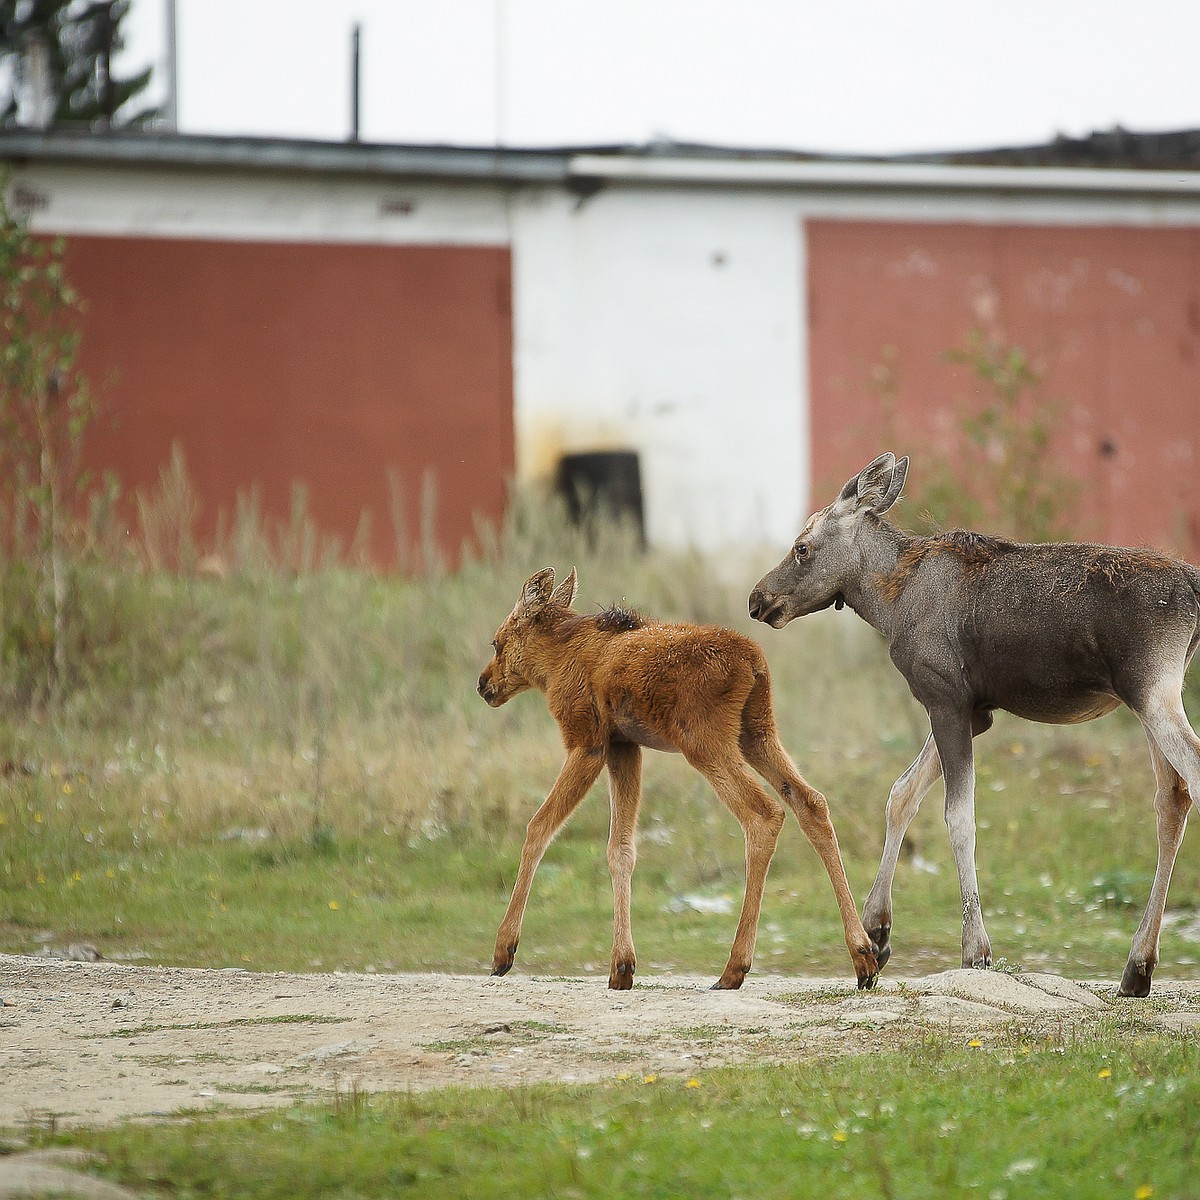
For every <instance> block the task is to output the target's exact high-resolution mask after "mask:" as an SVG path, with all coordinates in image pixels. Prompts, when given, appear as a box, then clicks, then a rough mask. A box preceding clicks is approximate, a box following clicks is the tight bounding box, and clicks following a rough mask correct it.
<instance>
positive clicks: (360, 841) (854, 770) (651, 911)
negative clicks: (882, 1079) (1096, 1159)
mask: <svg viewBox="0 0 1200 1200" xmlns="http://www.w3.org/2000/svg"><path fill="white" fill-rule="evenodd" d="M855 686H856V681H854V680H851V681H849V682H848V683H847V685H846V687H845V690H848V691H853V690H854V689H855ZM517 705H520V706H522V707H524V708H526V709H529V710H531V716H532V717H533V718H534V719H533V720H531V721H530V723H529V728H528V729H524V730H520V731H519V732H514V731H511V730H509V731H505V732H504V733H502V734H501V736H500V737H498V738H497V739H496V740H495V741H494V742H493V741H491V740H490V739H488V737H487V734H486V725H485V724H484V723H482V722H481V725H480V728H479V730H478V732H477V734H476V736H477V738H478V754H479V755H480V756H481V757H490V758H492V759H494V760H495V766H496V770H497V776H498V778H497V781H496V783H495V784H493V785H492V786H496V787H500V786H503V787H504V789H505V794H502V795H496V794H494V793H489V799H490V801H491V802H492V804H493V805H494V807H495V808H496V809H497V810H499V809H504V812H505V814H508V813H509V812H510V810H511V815H497V814H495V813H494V814H493V815H492V816H490V817H489V815H488V812H489V809H488V801H486V800H485V801H483V802H482V805H481V807H482V809H483V812H482V815H481V816H480V817H479V818H478V819H476V818H475V817H474V815H473V813H472V811H471V809H472V807H473V802H470V803H469V802H468V801H467V800H465V799H464V800H463V801H461V811H456V812H455V813H453V814H451V815H449V816H445V815H443V816H442V817H440V818H439V817H432V818H431V817H429V816H428V815H425V816H422V817H420V818H418V817H417V816H413V817H412V818H411V819H410V821H409V822H408V823H407V828H405V826H404V825H403V823H402V822H401V821H400V820H399V819H398V818H397V820H396V822H395V824H394V825H393V824H391V819H392V818H391V814H390V813H389V812H388V811H387V810H386V809H384V808H383V806H382V803H380V802H379V801H378V800H377V799H374V798H372V796H371V795H370V794H369V793H366V794H364V792H363V791H361V790H357V789H353V788H348V789H347V791H346V793H344V794H335V793H334V791H333V789H332V788H331V790H330V794H328V795H327V796H326V797H325V798H324V800H323V802H322V815H321V823H320V825H319V826H317V827H316V828H317V836H314V835H313V833H312V832H311V830H312V826H311V813H310V812H309V811H308V810H309V802H308V801H307V800H303V799H302V800H299V801H297V803H296V804H295V805H293V806H288V805H286V804H285V803H284V802H283V801H280V800H279V799H278V798H277V797H272V795H271V794H270V790H267V792H266V794H264V792H263V791H261V790H259V784H260V783H261V779H259V780H254V779H251V782H250V783H249V784H247V783H246V782H245V779H246V777H245V776H239V778H238V781H237V783H236V784H235V785H234V790H233V794H232V795H229V794H228V793H226V792H225V790H224V788H225V784H224V780H225V779H226V778H227V777H229V776H230V775H231V774H233V773H234V771H235V768H236V761H237V757H238V755H239V754H240V753H241V752H242V749H241V747H240V746H238V745H237V744H236V742H234V741H233V740H231V741H229V742H228V743H226V744H224V745H219V746H211V747H210V748H209V750H208V754H209V756H210V757H209V759H208V760H207V762H208V764H209V769H210V771H211V779H210V780H209V781H208V783H207V784H206V780H205V776H204V768H203V764H202V765H201V767H199V768H196V767H192V766H189V768H188V771H187V774H186V778H185V779H184V780H183V781H181V774H183V772H182V771H181V768H180V766H179V761H178V760H177V759H176V758H175V757H174V754H172V753H165V754H164V756H163V757H162V758H158V757H157V756H155V757H154V758H153V759H152V760H151V761H149V762H148V763H147V765H146V766H145V767H144V769H142V770H140V771H139V772H138V773H136V774H133V775H131V776H124V775H121V774H116V773H114V774H109V775H106V774H105V768H104V750H103V748H102V747H97V746H96V741H97V740H98V739H95V738H94V737H92V738H91V745H92V747H93V749H92V750H91V754H92V755H93V756H94V757H93V758H92V759H91V761H90V762H88V763H87V767H86V769H87V770H88V771H89V772H91V771H94V772H95V776H96V778H92V777H91V775H87V776H81V775H76V776H73V777H72V778H73V779H74V782H73V783H72V782H69V781H67V782H64V779H63V777H62V776H55V775H53V774H50V773H46V774H39V775H34V776H16V777H10V778H9V779H7V780H4V781H2V782H0V819H2V820H3V824H0V948H2V949H4V950H7V951H16V952H24V953H30V952H37V951H38V950H39V949H40V947H41V945H42V942H43V941H44V940H45V939H46V938H47V935H49V939H50V941H51V943H52V944H54V945H66V944H68V943H70V942H73V941H90V942H92V943H94V944H95V945H96V946H97V947H99V948H100V950H101V952H102V953H103V954H105V955H106V956H107V957H119V956H122V955H125V956H131V958H132V961H138V962H154V963H158V962H162V963H171V964H179V965H188V966H244V967H249V968H252V969H261V970H314V969H315V970H333V969H348V970H364V969H368V968H373V969H375V970H379V971H390V970H430V969H441V970H451V971H464V972H474V971H480V970H483V969H486V967H487V965H488V964H489V962H490V957H491V949H492V939H493V937H494V933H495V927H496V925H497V924H498V922H499V919H500V916H501V914H502V912H503V910H504V906H505V903H506V901H507V896H508V891H509V889H510V888H511V886H512V882H513V877H514V873H515V870H516V864H517V859H518V855H519V850H520V842H521V837H522V833H523V829H522V824H523V818H525V817H526V816H527V815H528V814H531V813H532V811H533V809H534V808H535V807H536V805H537V803H538V802H539V801H540V799H541V795H542V789H543V787H547V786H548V785H549V783H550V782H551V781H552V779H553V776H554V773H555V771H556V769H557V764H558V757H559V750H558V747H557V746H556V745H555V742H556V736H555V731H554V729H553V726H552V723H551V722H550V719H549V717H548V715H547V714H545V713H544V711H542V712H539V711H538V710H539V708H543V707H544V706H543V705H542V703H541V701H540V698H539V697H536V696H526V697H521V698H518V700H516V701H514V702H513V706H514V707H516V706H517ZM479 708H480V709H481V710H482V715H483V716H487V717H490V716H495V715H496V714H493V713H491V712H490V711H489V710H486V709H485V708H484V706H483V705H482V704H480V705H479ZM782 711H783V712H784V713H785V714H786V713H788V712H789V711H791V710H782ZM800 711H801V712H803V711H804V710H800ZM790 723H792V724H797V723H798V722H796V721H795V719H794V718H792V719H791V721H790ZM998 724H999V725H1000V728H999V729H998V731H997V733H996V734H995V735H993V736H992V738H991V740H990V742H989V741H988V740H987V739H984V740H983V741H982V742H981V744H980V747H979V749H980V765H979V780H980V787H979V797H978V814H979V820H980V832H979V850H978V859H979V874H980V883H981V893H982V895H983V898H984V905H985V913H986V916H987V920H988V927H989V931H990V933H991V937H992V943H993V951H994V953H995V954H996V955H997V956H1003V957H1004V958H1005V959H1006V960H1007V961H1008V962H1009V963H1011V964H1018V965H1020V966H1023V967H1025V968H1027V969H1049V970H1054V971H1059V972H1062V973H1065V974H1069V975H1073V976H1076V977H1084V978H1086V977H1100V978H1111V979H1115V978H1116V977H1117V976H1118V975H1119V973H1120V970H1121V968H1122V966H1123V963H1124V958H1125V955H1126V953H1127V950H1128V943H1129V939H1130V937H1131V936H1132V933H1133V930H1134V929H1135V928H1136V925H1137V922H1138V920H1139V919H1140V913H1141V908H1142V905H1143V904H1144V901H1145V895H1146V892H1147V890H1148V887H1149V879H1150V877H1151V875H1152V873H1153V869H1154V852H1155V843H1154V836H1153V824H1152V822H1153V818H1152V812H1153V807H1152V800H1151V797H1150V796H1149V795H1148V794H1147V793H1148V791H1149V790H1150V787H1151V781H1150V772H1149V769H1148V766H1147V764H1146V763H1145V762H1144V761H1143V757H1142V748H1141V746H1140V744H1139V742H1140V738H1139V736H1138V734H1137V732H1136V731H1135V730H1134V729H1131V728H1130V727H1129V723H1128V722H1121V721H1119V720H1115V719H1113V718H1108V719H1107V720H1106V721H1105V722H1097V723H1095V725H1094V726H1092V727H1091V728H1088V729H1082V730H1072V731H1069V732H1064V731H1061V730H1047V729H1038V728H1035V727H1031V726H1028V725H1026V726H1021V725H1019V724H1018V723H1017V722H1015V721H1009V722H1000V723H998ZM822 739H823V741H826V742H828V743H830V744H829V745H821V744H818V745H817V746H816V747H814V748H813V750H812V751H811V752H810V753H809V754H808V755H804V754H802V753H800V752H799V742H800V739H799V738H796V737H793V738H792V739H791V744H792V745H793V748H794V749H795V750H796V756H797V757H798V758H799V759H800V760H801V761H802V762H803V763H804V764H805V765H804V769H805V771H806V773H807V775H808V776H809V777H810V778H811V779H812V780H813V781H814V782H816V783H818V785H819V786H821V787H822V788H823V790H825V791H826V792H827V794H828V795H829V797H830V800H831V804H832V806H833V814H834V820H835V824H836V825H837V827H838V830H839V836H840V838H841V842H842V846H843V851H844V853H845V855H846V860H847V871H848V874H849V877H850V880H851V885H852V887H853V888H854V890H855V894H856V896H857V897H858V899H859V902H860V903H861V901H862V899H863V898H864V897H865V894H866V890H867V887H868V885H869V883H870V880H871V877H872V875H873V873H874V868H875V865H876V856H877V854H878V849H879V844H880V841H881V837H882V801H883V799H884V797H885V796H886V791H887V787H888V785H889V783H890V780H891V778H892V777H893V776H894V774H896V773H898V771H899V770H900V769H901V768H902V766H903V759H904V757H905V754H906V753H907V750H904V751H898V750H897V748H896V747H894V746H893V745H892V744H891V743H890V741H888V742H885V741H884V740H883V739H881V738H879V737H878V736H876V737H875V738H874V741H875V744H874V745H867V746H860V748H859V751H858V754H857V756H856V757H854V758H852V759H849V760H847V759H846V758H845V757H844V756H843V755H842V754H841V753H839V750H838V749H837V747H836V744H834V736H833V734H832V732H830V733H824V732H823V733H822ZM814 740H815V739H814ZM87 744H88V740H87V738H81V739H80V745H82V746H87ZM110 752H111V749H110ZM84 753H85V754H87V753H88V752H87V751H86V750H85V751H84ZM192 753H193V752H192V751H190V750H189V751H188V755H189V761H193V760H191V757H190V756H191V754H192ZM267 753H270V751H269V749H268V751H267ZM46 758H47V759H49V760H50V761H51V762H52V761H53V758H52V757H51V756H50V755H47V756H46ZM230 760H233V761H232V762H231V761H230ZM305 769H307V768H306V767H305V766H304V765H303V764H302V765H301V766H300V767H299V768H297V770H300V771H303V770H305ZM501 780H503V783H502V784H501V782H500V781H501ZM423 782H425V781H421V780H414V781H413V785H412V786H413V788H414V790H416V789H418V788H420V787H421V785H422V783H423ZM999 784H1003V785H1004V788H1003V791H995V790H993V787H994V786H996V785H999ZM471 786H473V787H479V788H480V790H481V791H482V790H483V788H484V787H485V786H486V785H483V784H475V785H471ZM67 787H70V789H71V790H70V792H69V793H67V792H65V791H64V789H65V788H67ZM243 789H244V790H243ZM646 792H647V798H646V803H645V807H644V812H643V819H642V830H643V837H642V842H641V853H640V860H639V866H638V870H637V874H636V876H635V880H634V932H635V938H636V941H637V945H638V949H639V960H640V964H641V970H642V971H643V972H644V973H649V972H652V971H654V970H663V969H673V970H678V971H688V972H693V971H694V972H700V973H704V974H712V975H714V977H715V975H716V974H717V973H719V971H720V969H721V968H722V967H723V965H724V961H725V956H726V954H727V952H728V949H729V943H730V940H731V939H732V934H733V927H734V924H735V922H736V908H737V904H738V903H739V902H740V896H741V889H742V885H743V872H744V866H743V857H742V856H743V848H742V841H741V834H740V830H739V829H738V827H737V825H736V823H735V822H734V821H733V820H732V818H731V817H729V815H728V814H727V813H726V812H725V811H724V810H723V809H721V808H720V806H719V805H718V804H717V802H716V800H715V798H713V797H712V796H711V795H710V793H709V792H708V789H707V786H706V785H705V784H704V783H703V781H702V780H700V779H699V777H698V776H696V775H695V774H694V773H692V772H690V771H689V770H688V769H687V768H686V766H685V765H684V764H683V763H682V762H681V761H680V760H678V759H675V758H671V759H667V758H666V757H665V756H652V760H651V761H648V763H647V770H646ZM481 799H482V798H481ZM429 803H430V804H431V805H433V806H434V807H435V808H436V805H437V803H438V800H437V795H436V794H435V795H434V796H432V797H430V799H429ZM402 804H403V798H398V800H397V807H400V805H402ZM1101 806H1103V807H1101ZM940 809H941V803H940V796H939V795H937V794H936V791H935V794H934V795H932V796H931V797H930V798H929V800H928V801H927V803H926V806H925V808H924V810H923V811H922V813H921V815H920V816H919V817H918V819H917V821H916V823H915V824H914V826H913V830H912V834H911V837H912V840H913V841H914V842H915V844H916V847H917V850H918V852H919V856H920V858H919V862H920V869H918V866H916V865H914V861H913V860H911V859H909V860H905V861H902V863H901V866H900V870H899V873H898V877H897V882H896V889H895V901H896V924H895V933H894V945H895V956H894V958H893V964H892V967H891V968H890V969H891V970H892V971H894V972H897V973H905V974H912V973H918V974H919V973H922V972H926V971H929V970H935V969H941V968H944V967H947V966H953V965H956V964H957V957H958V933H959V930H958V923H957V911H958V898H957V884H956V878H955V873H954V868H953V862H952V859H951V856H950V851H949V846H948V843H947V839H946V835H945V831H944V827H943V825H942V822H941V814H940ZM607 816H608V814H607V802H606V799H605V796H604V791H603V787H602V786H598V787H597V788H596V790H595V793H594V794H593V796H592V797H591V798H590V799H589V800H588V801H587V802H586V803H585V804H584V806H583V807H582V808H581V811H580V812H579V813H578V814H577V815H576V817H575V819H574V820H573V822H572V823H571V824H570V825H569V826H568V827H567V829H566V830H565V831H564V833H563V835H562V836H561V837H560V838H559V840H558V841H557V842H556V843H555V844H554V845H553V846H552V847H551V849H550V851H549V853H548V854H547V856H546V859H545V861H544V862H543V864H542V867H541V869H540V872H539V875H538V878H537V881H536V884H535V887H534V893H533V897H532V900H531V903H530V907H529V911H528V915H527V920H526V926H525V931H524V934H523V937H522V943H521V948H520V950H519V952H518V959H517V967H516V968H515V969H516V970H518V971H524V972H530V973H538V974H577V973H581V972H593V971H603V970H606V969H607V963H608V951H609V942H610V938H611V906H612V899H611V888H610V884H609V879H608V873H607V866H606V863H605V859H604V842H605V837H606V832H607ZM260 828H261V829H263V830H265V834H264V836H263V837H262V839H261V840H256V841H247V840H245V839H244V838H241V837H231V836H230V831H231V830H234V831H236V830H241V829H252V830H258V829H260ZM931 869H933V870H936V871H937V873H936V874H931V873H929V872H930V870H931ZM693 893H701V894H703V895H708V896H713V895H721V896H728V897H730V898H731V900H732V901H733V904H734V911H733V912H731V913H728V914H719V913H718V914H713V913H703V912H696V911H693V910H691V909H687V908H684V909H683V910H682V911H673V910H672V901H673V900H675V899H676V898H678V897H681V896H686V895H690V894H693ZM1171 904H1172V908H1173V909H1176V910H1181V911H1184V912H1187V911H1188V910H1194V909H1195V908H1197V907H1200V856H1197V855H1196V854H1195V853H1194V850H1193V847H1191V845H1190V844H1187V843H1185V845H1184V847H1183V850H1182V852H1181V855H1180V859H1179V863H1178V865H1177V867H1176V872H1175V877H1174V880H1173V883H1172V893H1171ZM1198 959H1200V947H1197V946H1196V944H1195V943H1192V942H1187V941H1185V940H1184V939H1183V938H1182V937H1181V936H1179V935H1178V933H1177V932H1176V931H1175V930H1174V929H1172V928H1168V929H1167V930H1166V931H1165V933H1164V937H1163V962H1162V966H1161V968H1160V978H1169V977H1172V976H1174V977H1179V978H1194V977H1196V975H1197V974H1200V966H1198V965H1197V960H1198ZM756 969H757V970H759V971H773V972H783V973H810V974H811V973H831V974H834V975H838V976H841V975H845V974H847V973H848V959H847V957H846V955H845V950H844V947H843V945H842V940H841V930H840V924H839V922H838V919H837V915H836V910H835V907H834V904H833V899H832V893H831V890H830V888H829V884H828V882H827V880H826V879H825V877H824V874H823V872H822V871H821V869H820V866H819V863H818V862H817V859H816V856H815V855H814V854H813V852H812V851H811V849H810V848H809V847H808V846H807V844H806V842H805V841H804V839H803V837H802V835H801V834H800V833H799V830H798V829H797V828H796V827H795V824H794V823H791V822H789V824H788V826H786V827H785V834H784V837H783V839H782V840H781V844H780V849H779V852H778V854H777V856H776V859H775V863H774V864H773V866H772V870H771V874H770V876H769V879H768V887H767V895H766V897H765V901H764V906H763V916H762V925H761V931H760V937H759V945H758V952H757V962H756Z"/></svg>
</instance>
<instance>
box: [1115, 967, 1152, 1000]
mask: <svg viewBox="0 0 1200 1200" xmlns="http://www.w3.org/2000/svg"><path fill="white" fill-rule="evenodd" d="M1153 975H1154V967H1153V966H1152V965H1151V964H1150V963H1135V962H1134V961H1133V959H1132V958H1131V959H1130V960H1129V961H1128V962H1127V963H1126V964H1125V973H1124V974H1123V975H1122V976H1121V986H1120V987H1119V988H1117V995H1118V996H1136V997H1137V998H1138V999H1141V998H1142V997H1144V996H1148V995H1150V980H1151V978H1152V976H1153Z"/></svg>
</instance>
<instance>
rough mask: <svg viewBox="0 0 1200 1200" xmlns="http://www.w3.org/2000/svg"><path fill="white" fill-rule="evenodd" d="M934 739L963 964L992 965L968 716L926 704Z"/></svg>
mask: <svg viewBox="0 0 1200 1200" xmlns="http://www.w3.org/2000/svg"><path fill="white" fill-rule="evenodd" d="M929 720H930V724H931V726H932V728H933V738H934V743H935V744H936V746H937V751H938V757H939V758H940V759H941V760H942V771H943V773H944V775H945V777H946V829H947V831H948V832H949V834H950V849H951V851H953V853H954V862H955V865H956V866H957V867H958V889H959V894H960V895H961V897H962V915H963V926H962V965H963V966H964V967H981V968H982V967H990V966H991V965H992V946H991V942H989V941H988V935H987V930H986V929H985V928H984V925H983V910H982V909H981V908H980V905H979V881H978V879H977V878H976V875H975V757H974V755H973V754H972V752H971V736H972V728H971V718H970V715H969V714H967V713H960V712H957V711H955V710H954V709H952V708H936V709H930V711H929Z"/></svg>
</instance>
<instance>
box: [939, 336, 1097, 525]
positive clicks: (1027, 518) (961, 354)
mask: <svg viewBox="0 0 1200 1200" xmlns="http://www.w3.org/2000/svg"><path fill="white" fill-rule="evenodd" d="M944 357H945V361H946V362H949V363H954V364H957V365H960V366H965V367H967V368H968V369H969V370H970V372H971V373H972V375H973V376H974V378H975V381H976V383H977V384H978V385H979V387H980V394H978V395H977V396H976V397H974V398H972V399H970V400H965V401H963V402H961V404H960V410H959V422H958V434H959V436H958V446H957V447H956V450H957V453H956V456H955V458H956V461H955V464H954V467H953V468H951V467H950V466H949V464H945V463H944V464H943V465H942V473H941V478H940V479H935V481H934V483H932V484H931V485H930V486H929V487H928V488H927V490H926V492H925V493H924V494H923V495H922V496H921V502H922V503H923V505H924V507H925V509H926V510H928V512H929V513H930V514H931V516H932V517H933V520H934V523H935V524H937V525H939V526H941V527H942V528H946V527H947V526H949V525H963V526H968V527H973V526H983V527H985V528H987V529H988V530H989V531H995V532H998V533H1002V534H1007V535H1008V536H1010V537H1013V538H1015V539H1016V540H1018V541H1022V542H1047V541H1062V540H1065V539H1066V537H1067V536H1068V530H1069V528H1070V526H1071V525H1072V523H1073V521H1072V518H1073V515H1074V512H1075V508H1076V505H1077V502H1078V494H1079V485H1078V483H1077V482H1076V481H1075V480H1073V479H1071V478H1070V477H1069V476H1067V475H1066V474H1065V473H1064V472H1063V471H1062V470H1061V468H1059V467H1058V466H1057V464H1056V463H1055V461H1054V458H1053V455H1052V453H1051V438H1052V435H1053V433H1054V428H1055V425H1056V424H1057V421H1058V415H1059V408H1058V405H1056V404H1054V403H1052V402H1049V401H1047V400H1046V399H1045V397H1044V396H1043V395H1042V392H1041V388H1042V378H1043V371H1042V370H1041V369H1040V368H1039V367H1037V366H1036V365H1035V364H1034V363H1033V362H1032V361H1031V360H1030V358H1029V355H1028V354H1027V353H1026V351H1025V350H1024V349H1023V348H1022V347H1021V346H1018V345H1015V344H1010V343H1007V342H1005V341H1004V340H1003V339H1002V338H1000V337H998V336H994V335H993V336H988V335H985V334H984V333H983V332H982V330H980V329H978V328H975V329H972V330H970V331H969V332H968V334H967V337H966V343H965V345H963V346H961V347H958V348H955V349H952V350H948V351H947V352H946V354H945V356H944Z"/></svg>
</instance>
